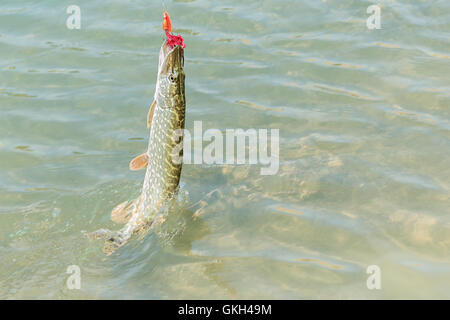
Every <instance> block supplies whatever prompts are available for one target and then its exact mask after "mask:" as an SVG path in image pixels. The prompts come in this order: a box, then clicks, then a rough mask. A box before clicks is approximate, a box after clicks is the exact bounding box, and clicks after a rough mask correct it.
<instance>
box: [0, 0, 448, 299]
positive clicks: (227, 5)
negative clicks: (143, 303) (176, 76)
mask: <svg viewBox="0 0 450 320" xmlns="http://www.w3.org/2000/svg"><path fill="white" fill-rule="evenodd" d="M72 2H73V1H59V0H49V1H45V2H44V1H39V2H37V1H31V0H29V1H25V0H20V1H17V0H14V1H13V0H3V1H2V2H1V4H0V61H1V62H0V69H1V73H0V137H1V139H0V257H1V264H0V298H3V299H5V298H13V299H14V298H40V299H47V298H63V299H80V298H87V299H105V298H112V299H119V298H120V299H129V298H138V299H141V298H147V299H154V298H159V299H161V298H162V299H165V298H268V299H276V298H287V299H293V298H295V299H302V298H312V299H320V298H338V299H347V298H358V299H360V298H361V299H379V298H387V299H397V298H447V299H448V298H450V254H449V253H450V216H449V214H450V210H449V181H450V172H449V157H450V148H449V147H450V143H449V138H450V136H449V129H450V124H449V118H450V117H449V116H450V108H449V106H450V81H449V74H450V45H449V31H450V2H448V1H444V0H442V1H437V0H436V1H410V0H397V1H393V0H385V1H382V2H380V4H381V6H382V11H381V23H382V29H380V30H368V28H367V27H366V19H367V17H368V16H369V14H367V13H366V9H367V7H368V6H369V5H370V4H374V3H377V1H356V0H354V1H351V0H342V1H326V0H323V1H317V0H302V1H230V0H227V1H220V2H218V1H217V2H214V3H212V2H211V1H207V0H191V1H181V0H179V1H166V6H167V10H168V11H169V13H170V14H171V17H172V21H173V25H174V28H175V30H174V31H175V33H177V34H182V35H183V36H184V38H185V42H186V44H187V48H186V63H185V72H186V97H187V119H186V121H187V125H186V126H187V128H188V129H192V128H193V122H194V121H197V120H201V121H203V127H204V130H206V129H208V128H218V129H221V130H222V129H226V128H244V129H246V128H279V129H280V168H279V171H278V174H276V175H273V176H261V175H260V167H259V166H257V165H256V166H255V165H253V166H231V165H230V166H214V165H206V164H205V165H186V166H185V167H184V168H183V174H182V183H183V187H182V190H183V194H184V200H182V201H180V202H179V203H178V204H177V205H178V208H177V209H175V210H172V211H171V212H170V214H169V215H168V219H167V221H166V222H165V223H163V224H162V225H161V226H160V227H159V228H157V229H155V230H154V232H153V233H151V234H149V235H147V236H146V237H145V238H144V239H139V240H138V239H134V240H133V241H131V243H129V244H128V245H127V246H125V247H123V248H122V249H121V250H120V251H118V252H117V254H114V255H112V256H110V257H105V256H104V255H103V253H102V242H96V241H88V240H87V239H85V238H84V237H83V233H84V232H86V231H94V230H97V229H99V228H112V229H117V228H118V226H116V225H114V223H113V222H111V221H110V218H109V214H110V211H111V209H112V208H113V207H114V206H115V205H117V204H118V203H120V202H122V201H124V200H126V199H132V198H134V197H135V196H137V195H138V194H139V189H140V187H141V185H142V181H143V176H144V172H143V171H140V172H130V171H129V170H128V163H129V161H130V160H131V159H132V158H133V157H134V156H136V155H138V154H140V153H142V152H143V151H145V148H146V146H147V139H148V132H147V129H146V126H145V123H146V120H145V119H146V114H147V111H148V107H149V105H150V104H151V102H152V97H153V90H154V86H155V80H156V71H157V57H158V53H159V47H160V45H161V43H162V31H161V29H160V28H161V19H162V10H163V6H162V3H160V2H159V1H152V2H150V1H143V0H142V1H141V0H128V1H123V0H120V1H119V0H115V1H109V2H108V5H104V2H102V1H77V4H78V5H79V6H80V7H81V19H82V20H81V29H80V30H69V29H67V27H66V19H67V17H68V14H66V8H67V6H69V5H70V4H73V3H72ZM70 265H77V266H79V267H80V270H81V289H80V290H69V289H68V287H67V285H66V281H67V279H68V277H69V274H67V273H66V270H67V267H68V266H70ZM369 265H377V266H379V267H380V269H381V285H382V288H381V290H369V289H368V288H367V286H366V280H367V277H368V276H369V275H368V274H367V273H366V269H367V267H368V266H369Z"/></svg>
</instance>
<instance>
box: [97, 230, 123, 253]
mask: <svg viewBox="0 0 450 320" xmlns="http://www.w3.org/2000/svg"><path fill="white" fill-rule="evenodd" d="M128 239H129V237H127V236H125V234H123V233H122V232H120V231H116V232H114V233H112V234H111V235H110V236H109V237H108V238H107V239H106V241H105V245H104V247H103V252H104V253H105V254H106V255H107V256H109V255H111V254H112V253H113V252H114V251H116V250H117V249H119V248H120V247H121V246H123V245H124V244H125V243H127V241H128Z"/></svg>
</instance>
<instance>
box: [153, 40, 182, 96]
mask: <svg viewBox="0 0 450 320" xmlns="http://www.w3.org/2000/svg"><path fill="white" fill-rule="evenodd" d="M183 65H184V49H183V48H182V47H180V46H178V45H177V46H174V47H171V46H170V45H168V42H167V40H166V41H164V43H163V45H162V46H161V51H160V54H159V68H158V84H159V90H160V94H161V95H162V96H164V97H174V96H181V95H183V96H184V78H185V75H184V70H183Z"/></svg>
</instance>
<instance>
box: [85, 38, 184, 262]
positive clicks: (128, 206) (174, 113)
mask: <svg viewBox="0 0 450 320" xmlns="http://www.w3.org/2000/svg"><path fill="white" fill-rule="evenodd" d="M183 65H184V48H183V47H181V46H178V45H177V46H174V47H172V46H171V45H170V44H169V42H168V40H166V41H164V43H163V44H162V46H161V50H160V54H159V65H158V77H157V82H156V90H155V99H154V102H153V104H152V106H151V107H150V111H149V114H148V119H147V125H148V126H149V127H150V135H149V143H148V149H147V151H146V152H145V153H144V154H142V155H140V156H138V157H136V158H135V159H133V160H132V161H131V163H130V169H132V170H138V169H142V168H144V167H145V166H146V168H147V169H146V173H145V178H144V183H143V186H142V193H141V195H140V196H139V197H138V198H137V199H135V200H132V201H126V202H124V203H121V204H119V205H118V206H117V207H116V208H115V209H114V210H113V211H112V213H111V218H112V220H113V221H115V222H118V223H126V224H125V226H124V227H123V228H122V229H120V230H119V231H116V232H109V231H108V230H105V229H101V230H99V231H98V232H97V233H94V234H91V235H94V237H100V238H106V242H105V247H104V252H105V253H106V254H107V255H109V254H111V253H112V252H114V251H115V250H116V249H117V248H119V247H121V246H122V245H124V244H125V243H126V241H127V240H128V239H129V238H130V237H131V236H132V235H133V234H135V233H145V231H147V230H148V229H149V227H150V225H151V223H152V221H153V219H154V218H155V215H156V214H157V213H158V212H159V211H160V210H161V208H162V207H163V206H164V204H165V203H167V201H168V200H170V199H171V198H172V197H173V196H174V195H175V193H176V192H177V190H178V185H179V182H180V176H181V168H182V161H181V159H182V152H183V149H182V145H183V143H182V141H183V129H184V122H185V110H186V100H185V89H184V82H185V74H184V70H183Z"/></svg>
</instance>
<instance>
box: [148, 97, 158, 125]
mask: <svg viewBox="0 0 450 320" xmlns="http://www.w3.org/2000/svg"><path fill="white" fill-rule="evenodd" d="M155 107H156V100H155V101H153V103H152V105H151V106H150V109H149V110H148V114H147V128H150V126H151V124H152V119H153V114H154V113H155Z"/></svg>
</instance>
